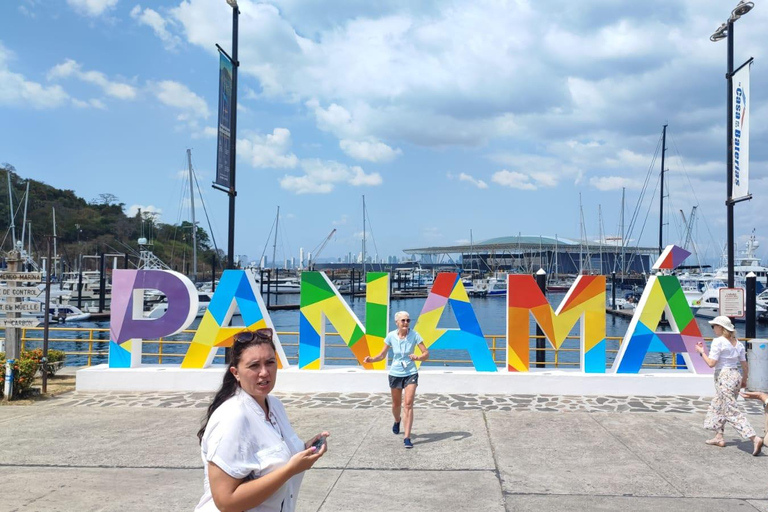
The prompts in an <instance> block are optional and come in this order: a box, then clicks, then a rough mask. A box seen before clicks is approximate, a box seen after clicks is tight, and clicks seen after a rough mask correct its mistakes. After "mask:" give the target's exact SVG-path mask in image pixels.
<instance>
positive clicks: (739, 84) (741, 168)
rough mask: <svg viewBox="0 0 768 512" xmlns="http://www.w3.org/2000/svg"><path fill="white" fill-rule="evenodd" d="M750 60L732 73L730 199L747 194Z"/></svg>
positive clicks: (746, 195)
mask: <svg viewBox="0 0 768 512" xmlns="http://www.w3.org/2000/svg"><path fill="white" fill-rule="evenodd" d="M751 67H752V61H751V60H750V61H749V62H748V63H747V64H746V65H745V66H742V67H741V68H740V69H739V70H738V71H736V72H735V73H734V74H733V77H732V80H733V112H731V116H732V117H733V152H732V154H731V158H733V177H732V179H733V194H732V196H731V199H740V198H743V197H748V196H749V101H750V100H751V98H750V95H749V69H750V68H751Z"/></svg>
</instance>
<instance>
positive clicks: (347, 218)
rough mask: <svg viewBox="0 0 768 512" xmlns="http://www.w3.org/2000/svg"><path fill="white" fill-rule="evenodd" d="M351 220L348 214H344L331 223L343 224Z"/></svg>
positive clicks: (335, 224)
mask: <svg viewBox="0 0 768 512" xmlns="http://www.w3.org/2000/svg"><path fill="white" fill-rule="evenodd" d="M348 221H349V217H347V215H346V214H342V215H341V218H340V219H339V220H334V221H333V222H332V223H331V224H333V225H334V226H343V225H345V224H346V223H347V222H348Z"/></svg>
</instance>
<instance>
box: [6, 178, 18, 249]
mask: <svg viewBox="0 0 768 512" xmlns="http://www.w3.org/2000/svg"><path fill="white" fill-rule="evenodd" d="M5 175H6V176H7V177H8V206H9V208H8V210H9V211H10V212H11V240H13V248H12V249H11V250H14V251H15V250H16V221H15V220H14V218H13V189H12V188H11V171H10V169H7V170H6V171H5Z"/></svg>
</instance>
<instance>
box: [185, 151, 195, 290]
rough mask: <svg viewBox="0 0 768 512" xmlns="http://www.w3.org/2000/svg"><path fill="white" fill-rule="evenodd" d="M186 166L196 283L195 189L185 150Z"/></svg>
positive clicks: (190, 157)
mask: <svg viewBox="0 0 768 512" xmlns="http://www.w3.org/2000/svg"><path fill="white" fill-rule="evenodd" d="M187 165H188V167H189V201H190V203H189V204H190V210H191V213H192V282H193V283H196V282H197V223H196V222H195V187H194V180H195V178H194V176H193V175H192V150H191V149H187Z"/></svg>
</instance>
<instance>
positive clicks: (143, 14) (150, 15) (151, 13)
mask: <svg viewBox="0 0 768 512" xmlns="http://www.w3.org/2000/svg"><path fill="white" fill-rule="evenodd" d="M131 18H133V19H135V20H136V21H137V22H138V23H139V24H141V25H146V26H148V27H150V28H151V29H152V30H153V31H154V33H155V35H156V36H157V37H158V38H159V39H160V40H161V41H162V42H163V46H164V47H165V49H166V50H174V49H176V47H177V46H179V44H181V39H180V38H179V36H177V35H174V34H172V33H171V32H169V31H168V25H169V24H168V21H167V20H166V19H165V18H163V17H162V16H161V15H160V13H158V12H157V11H155V10H153V9H150V8H149V7H147V8H146V9H144V10H143V11H142V10H141V5H136V6H135V7H134V8H133V9H131Z"/></svg>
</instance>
